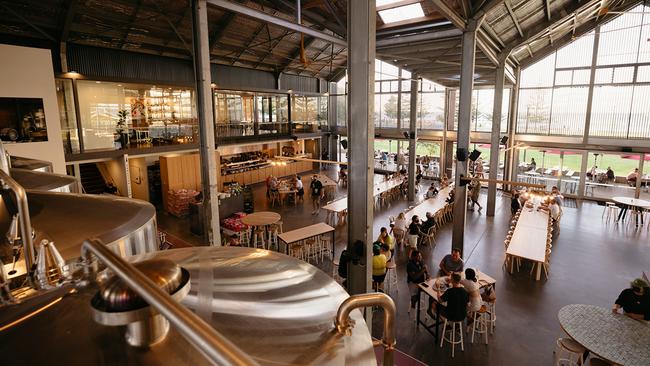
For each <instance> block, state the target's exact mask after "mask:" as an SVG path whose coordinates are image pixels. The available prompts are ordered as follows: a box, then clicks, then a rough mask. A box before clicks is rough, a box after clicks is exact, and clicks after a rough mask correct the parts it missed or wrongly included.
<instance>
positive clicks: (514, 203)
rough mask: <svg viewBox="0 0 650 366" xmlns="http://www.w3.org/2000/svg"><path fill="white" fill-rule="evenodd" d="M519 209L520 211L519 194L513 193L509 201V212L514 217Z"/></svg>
mask: <svg viewBox="0 0 650 366" xmlns="http://www.w3.org/2000/svg"><path fill="white" fill-rule="evenodd" d="M520 209H521V202H519V193H515V194H513V195H512V199H511V200H510V211H511V212H512V214H513V215H514V214H516V213H517V211H519V210H520Z"/></svg>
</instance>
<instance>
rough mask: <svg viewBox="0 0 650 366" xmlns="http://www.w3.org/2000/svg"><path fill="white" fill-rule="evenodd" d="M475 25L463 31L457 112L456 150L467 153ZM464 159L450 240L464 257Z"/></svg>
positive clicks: (458, 170)
mask: <svg viewBox="0 0 650 366" xmlns="http://www.w3.org/2000/svg"><path fill="white" fill-rule="evenodd" d="M477 28H478V22H477V21H476V20H470V21H469V22H468V24H467V28H466V29H465V30H464V31H463V45H462V49H463V53H462V65H461V71H460V100H459V105H460V108H459V110H458V135H457V136H458V137H457V142H456V146H457V148H458V150H460V149H464V150H465V151H466V152H467V151H468V150H469V130H470V124H471V117H472V116H471V112H472V89H473V88H474V61H475V56H476V30H477ZM467 160H468V158H467V157H466V158H465V159H463V161H460V160H457V161H456V178H455V180H454V181H455V184H456V186H455V189H456V198H455V200H454V227H453V232H452V237H451V243H452V248H458V249H460V253H461V256H462V255H463V246H464V242H465V215H466V213H467V212H466V210H467V185H465V183H463V185H462V186H461V177H466V176H468V170H467Z"/></svg>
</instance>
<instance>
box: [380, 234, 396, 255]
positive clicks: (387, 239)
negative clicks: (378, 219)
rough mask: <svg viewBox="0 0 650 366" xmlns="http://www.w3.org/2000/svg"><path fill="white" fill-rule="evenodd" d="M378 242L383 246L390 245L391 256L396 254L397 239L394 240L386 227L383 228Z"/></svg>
mask: <svg viewBox="0 0 650 366" xmlns="http://www.w3.org/2000/svg"><path fill="white" fill-rule="evenodd" d="M377 241H378V242H380V243H381V244H386V245H388V249H390V253H391V256H392V255H394V254H395V238H393V236H392V235H390V234H389V233H388V229H386V228H385V227H382V228H381V230H380V232H379V237H378V238H377Z"/></svg>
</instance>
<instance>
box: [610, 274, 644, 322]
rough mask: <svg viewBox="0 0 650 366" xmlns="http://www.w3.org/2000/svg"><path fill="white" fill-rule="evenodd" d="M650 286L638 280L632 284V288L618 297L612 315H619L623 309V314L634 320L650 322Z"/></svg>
mask: <svg viewBox="0 0 650 366" xmlns="http://www.w3.org/2000/svg"><path fill="white" fill-rule="evenodd" d="M649 287H650V285H648V283H647V282H646V281H645V280H643V279H641V278H637V279H635V280H634V281H632V282H631V283H630V288H626V289H625V290H623V291H622V292H621V294H620V295H618V298H617V299H616V303H615V304H614V307H612V313H615V314H616V313H618V310H619V309H620V308H623V313H624V314H625V315H627V316H629V317H630V318H632V319H636V320H650V288H649Z"/></svg>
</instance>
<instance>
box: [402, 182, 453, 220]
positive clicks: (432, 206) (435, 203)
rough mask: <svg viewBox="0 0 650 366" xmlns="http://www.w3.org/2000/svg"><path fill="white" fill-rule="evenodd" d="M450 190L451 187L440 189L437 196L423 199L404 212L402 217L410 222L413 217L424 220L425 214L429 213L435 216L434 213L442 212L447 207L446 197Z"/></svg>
mask: <svg viewBox="0 0 650 366" xmlns="http://www.w3.org/2000/svg"><path fill="white" fill-rule="evenodd" d="M452 189H454V187H453V186H447V187H445V188H442V189H440V191H438V195H437V196H435V197H433V198H427V199H425V200H424V201H422V202H421V203H420V204H419V205H417V206H415V207H413V208H412V209H410V210H409V211H407V212H405V213H404V215H405V216H406V218H407V219H408V220H410V219H411V217H413V216H414V215H418V217H420V219H424V217H425V216H426V214H427V212H431V213H432V214H434V215H435V213H436V212H438V211H440V210H442V209H443V208H444V207H445V206H446V205H447V197H448V196H449V192H450V191H451V190H452Z"/></svg>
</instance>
